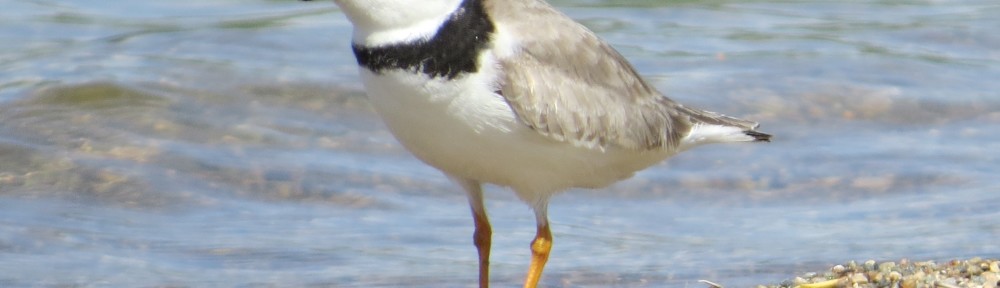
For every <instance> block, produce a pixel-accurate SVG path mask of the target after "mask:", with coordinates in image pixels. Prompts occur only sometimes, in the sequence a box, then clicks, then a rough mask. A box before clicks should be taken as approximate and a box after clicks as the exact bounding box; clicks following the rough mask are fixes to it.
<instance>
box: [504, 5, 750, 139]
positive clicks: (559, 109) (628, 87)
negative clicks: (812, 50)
mask: <svg viewBox="0 0 1000 288" xmlns="http://www.w3.org/2000/svg"><path fill="white" fill-rule="evenodd" d="M486 5H487V11H490V12H489V13H490V17H491V18H492V19H493V21H494V22H495V23H497V24H498V27H501V28H502V29H506V30H509V31H508V32H516V33H511V34H510V35H509V37H510V38H511V39H510V41H509V42H511V43H510V44H509V45H512V46H513V47H512V49H511V51H512V52H511V53H510V55H506V56H505V57H500V58H499V64H500V66H501V69H502V71H503V77H502V79H501V83H500V93H501V94H502V95H503V97H504V98H505V100H506V101H507V103H508V104H509V105H510V107H511V109H512V110H513V111H514V112H515V113H516V114H517V116H518V118H519V119H520V120H521V121H522V122H523V123H524V124H526V125H527V126H528V127H530V128H531V129H534V130H535V131H537V132H538V133H541V134H542V135H545V136H547V137H550V138H552V139H555V140H559V141H569V142H572V143H574V144H577V145H582V146H586V147H593V148H597V147H600V148H607V147H612V146H617V147H622V148H627V149H637V150H652V149H674V148H676V147H678V145H679V142H680V140H681V138H683V137H684V135H685V134H686V133H687V132H688V131H689V130H690V128H691V127H692V125H694V123H699V122H700V123H710V124H724V125H730V126H740V127H745V128H746V129H752V128H754V127H756V123H754V122H750V121H745V120H740V119H736V118H732V117H726V116H723V115H720V114H716V113H712V112H707V111H701V110H696V109H690V108H687V107H684V106H682V105H680V104H678V103H676V102H674V101H673V100H671V99H669V98H667V97H666V96H663V95H662V94H660V93H659V92H657V91H656V90H655V89H654V88H652V87H651V86H650V85H649V84H647V83H646V82H645V81H644V80H642V78H641V77H640V76H639V75H638V73H636V71H635V69H634V68H633V67H632V66H631V65H630V64H629V63H628V61H627V60H625V58H624V57H622V56H621V54H619V53H618V52H617V51H615V50H614V49H613V48H612V47H611V46H609V45H608V44H607V43H605V42H604V41H602V40H601V39H600V38H598V37H597V36H596V35H595V34H594V33H593V32H591V31H590V30H589V29H587V28H586V27H584V26H583V25H580V24H579V23H576V22H575V21H573V20H572V19H570V18H569V17H567V16H565V15H563V14H562V13H560V12H558V11H556V10H555V9H553V8H552V7H551V6H549V5H548V4H546V3H544V2H542V1H536V0H527V1H518V0H495V1H487V2H486Z"/></svg>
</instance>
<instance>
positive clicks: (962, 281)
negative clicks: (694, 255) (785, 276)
mask: <svg viewBox="0 0 1000 288" xmlns="http://www.w3.org/2000/svg"><path fill="white" fill-rule="evenodd" d="M998 266H1000V260H998V259H982V258H978V257H977V258H971V259H968V260H952V261H947V262H943V263H942V264H937V263H936V262H934V261H910V260H907V259H902V260H900V261H898V262H881V263H879V262H877V261H875V260H868V261H864V262H862V264H861V265H858V263H857V262H854V261H850V262H848V263H846V264H844V265H835V266H833V267H831V268H830V269H829V270H828V272H810V273H804V274H802V276H797V277H795V278H793V279H794V280H792V281H784V282H782V283H781V284H777V285H759V286H757V287H763V288H794V287H799V288H802V287H824V288H825V287H830V288H833V287H860V288H881V287H886V288H889V287H893V288H895V287H902V288H917V287H944V288H952V287H958V288H971V287H984V288H1000V267H998Z"/></svg>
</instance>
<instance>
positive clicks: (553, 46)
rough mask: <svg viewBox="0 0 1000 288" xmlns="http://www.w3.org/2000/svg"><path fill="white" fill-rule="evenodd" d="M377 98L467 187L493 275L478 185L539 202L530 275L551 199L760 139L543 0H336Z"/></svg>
mask: <svg viewBox="0 0 1000 288" xmlns="http://www.w3.org/2000/svg"><path fill="white" fill-rule="evenodd" d="M334 2H336V4H337V5H338V6H339V7H340V8H341V10H343V12H344V13H345V14H346V15H347V17H348V18H349V20H350V21H351V22H352V24H353V25H354V31H353V40H352V43H353V44H352V46H353V50H354V54H355V56H356V58H357V62H358V65H359V66H360V69H359V70H360V74H361V79H362V80H363V82H364V86H365V89H366V90H367V93H368V97H369V100H370V101H371V105H372V106H373V107H374V108H375V111H376V112H377V113H378V114H379V115H380V116H381V118H382V119H383V120H384V121H385V123H386V125H387V126H388V128H389V130H391V132H392V134H393V135H394V136H395V137H396V139H398V140H399V142H400V143H402V145H403V146H404V147H406V149H407V150H409V151H410V152H411V153H413V155H416V157H417V158H419V159H420V160H422V161H423V162H426V163H427V164H429V165H431V166H433V167H435V168H437V169H439V170H441V171H443V172H444V173H445V174H446V175H447V176H448V177H449V178H451V179H452V180H453V181H454V182H455V183H457V184H458V185H459V186H461V187H462V188H463V189H464V190H465V192H466V193H467V194H468V199H469V205H470V206H471V208H472V216H473V220H474V223H475V232H474V233H473V242H474V243H475V246H476V248H477V250H478V252H479V286H480V287H487V286H488V285H489V258H490V241H491V237H492V231H491V228H490V222H489V220H488V218H487V215H486V209H485V207H484V205H483V192H482V184H484V183H492V184H496V185H499V186H506V187H510V188H511V189H512V190H513V191H514V192H515V193H516V194H517V196H518V197H519V198H520V199H521V200H523V201H524V202H526V203H527V204H528V205H529V206H531V208H532V209H533V210H534V212H535V219H536V222H537V233H536V236H535V238H534V240H533V241H532V242H531V252H532V256H531V262H530V263H531V264H530V266H529V268H528V274H527V276H526V279H525V284H524V286H525V287H535V286H536V285H537V284H538V281H539V279H540V278H541V275H542V270H543V268H544V266H545V263H546V261H547V260H548V256H549V251H550V249H551V247H552V234H551V232H550V231H549V222H548V216H547V215H546V214H547V209H548V203H549V199H550V198H551V197H552V195H554V194H556V193H558V192H560V191H564V190H566V189H569V188H600V187H605V186H607V185H609V184H611V183H614V182H617V181H619V180H622V179H626V178H629V177H631V176H632V174H633V173H635V172H636V171H639V170H642V169H644V168H646V167H649V166H651V165H653V164H656V163H658V162H660V161H662V160H664V159H666V158H667V157H670V156H671V155H674V154H676V153H678V152H681V151H684V150H687V149H689V148H692V147H695V146H698V145H702V144H707V143H720V142H755V141H756V142H761V141H763V142H767V141H770V137H771V136H770V135H768V134H765V133H761V132H757V131H756V130H755V129H756V128H757V126H758V125H757V123H755V122H752V121H747V120H743V119H737V118H733V117H728V116H724V115H721V114H718V113H714V112H709V111H705V110H700V109H695V108H691V107H687V106H684V105H681V104H679V103H677V102H674V101H673V100H671V99H669V98H667V97H666V96H664V95H663V94H661V93H659V92H657V90H656V89H655V88H653V87H652V86H650V85H649V84H648V83H646V82H645V81H644V80H643V79H642V78H641V77H640V76H639V75H638V74H637V73H636V71H635V69H634V68H633V67H632V65H630V64H629V63H628V61H627V60H625V58H623V57H622V56H621V55H620V54H619V53H618V52H617V51H615V50H614V49H613V48H611V46H609V45H608V44H607V43H605V42H604V41H602V40H601V39H600V38H598V37H597V36H596V35H595V34H594V33H593V32H592V31H590V30H589V29H587V28H586V27H584V26H583V25H581V24H579V23H577V22H575V21H573V20H572V19H570V18H569V17H567V16H566V15H564V14H562V13H560V12H558V11H557V10H555V9H554V8H553V7H551V6H550V5H549V4H547V3H546V2H544V1H542V0H424V1H413V0H335V1H334Z"/></svg>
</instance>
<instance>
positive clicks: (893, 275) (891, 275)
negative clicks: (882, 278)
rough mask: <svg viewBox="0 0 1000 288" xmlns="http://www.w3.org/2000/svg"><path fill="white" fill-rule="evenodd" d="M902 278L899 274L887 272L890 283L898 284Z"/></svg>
mask: <svg viewBox="0 0 1000 288" xmlns="http://www.w3.org/2000/svg"><path fill="white" fill-rule="evenodd" d="M902 278H903V275H902V274H899V272H897V271H892V272H889V281H891V282H899V279H902Z"/></svg>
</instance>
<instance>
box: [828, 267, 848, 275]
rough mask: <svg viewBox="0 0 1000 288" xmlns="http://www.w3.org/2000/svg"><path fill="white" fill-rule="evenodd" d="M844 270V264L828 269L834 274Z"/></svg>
mask: <svg viewBox="0 0 1000 288" xmlns="http://www.w3.org/2000/svg"><path fill="white" fill-rule="evenodd" d="M845 270H847V268H845V267H844V265H837V266H833V268H831V269H830V271H832V272H833V273H836V274H841V273H844V271H845Z"/></svg>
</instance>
